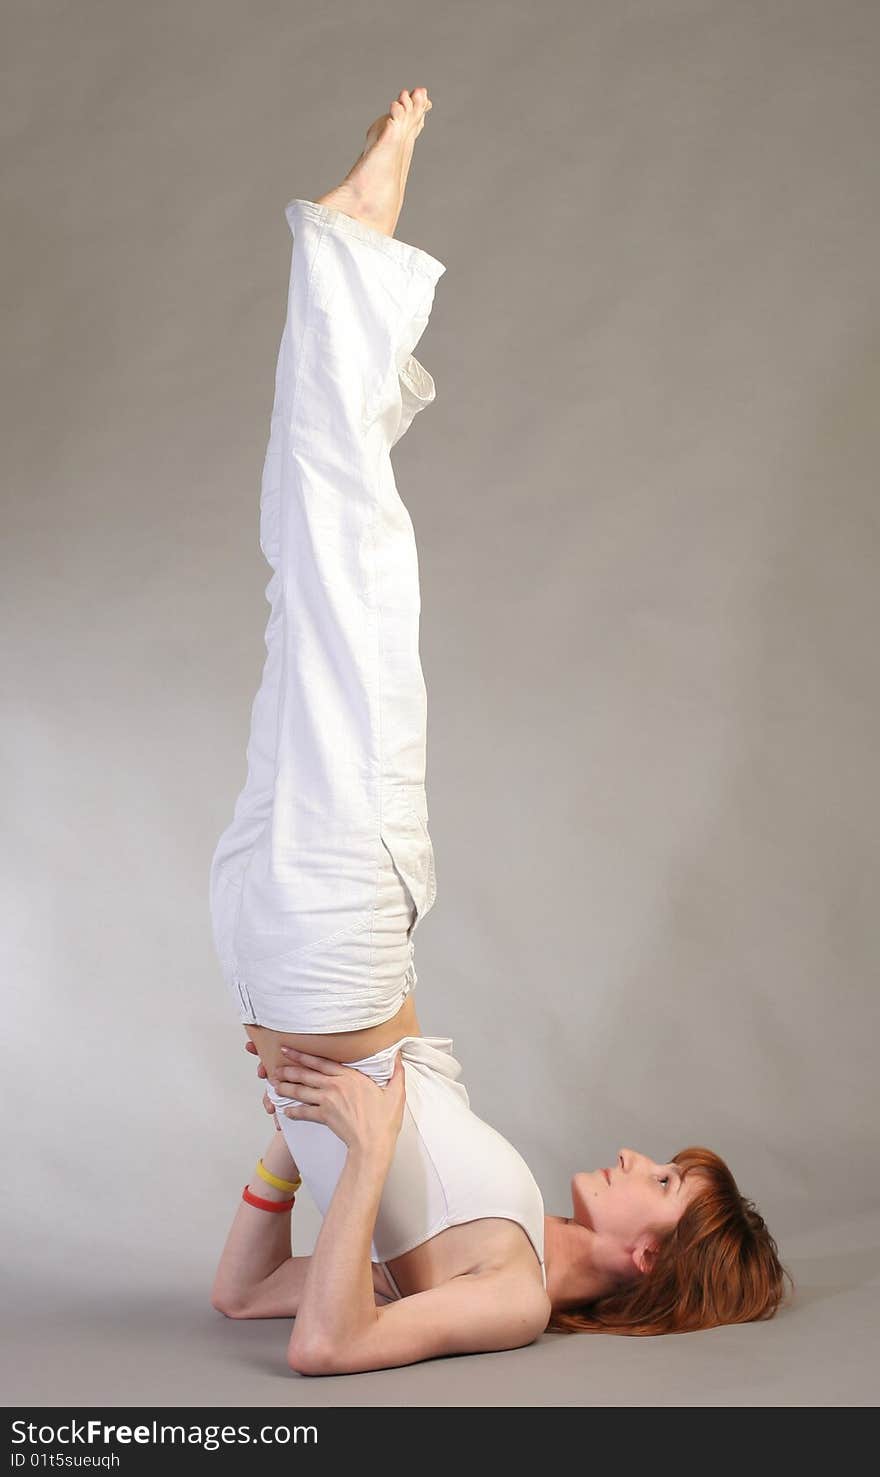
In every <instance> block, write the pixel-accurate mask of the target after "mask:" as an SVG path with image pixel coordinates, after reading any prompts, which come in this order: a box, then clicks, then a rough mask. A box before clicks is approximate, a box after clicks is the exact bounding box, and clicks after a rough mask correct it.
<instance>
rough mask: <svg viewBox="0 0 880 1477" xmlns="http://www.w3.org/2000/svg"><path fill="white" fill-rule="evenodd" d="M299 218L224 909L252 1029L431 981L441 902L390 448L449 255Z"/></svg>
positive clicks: (411, 577) (223, 863)
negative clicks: (255, 653) (424, 955)
mask: <svg viewBox="0 0 880 1477" xmlns="http://www.w3.org/2000/svg"><path fill="white" fill-rule="evenodd" d="M286 216H287V220H288V223H289V225H290V229H291V232H292V234H293V251H292V260H291V272H290V284H289V292H288V301H287V318H286V322H285V326H284V333H283V337H282V340H281V348H280V352H279V355H278V364H277V371H276V378H275V402H274V408H273V411H272V419H271V424H270V436H269V446H268V450H267V452H266V458H265V464H264V469H263V479H262V492H261V501H260V546H261V548H262V551H263V553H264V555H265V557H266V560H267V561H268V564H269V565H270V567H271V569H272V577H271V579H270V581H269V584H268V586H267V589H266V598H267V600H268V601H269V604H270V606H271V613H270V616H269V621H268V625H267V628H266V637H265V640H266V660H265V665H264V668H263V674H262V681H261V684H260V687H259V691H258V692H257V695H256V698H255V700H254V703H253V707H252V711H251V728H250V738H249V742H248V746H247V779H246V782H245V785H244V788H243V789H242V791H241V793H240V794H239V796H238V799H237V801H236V804H235V809H234V815H233V819H232V820H231V822H230V824H229V825H228V826H227V827H226V829H225V830H224V831H223V833H222V835H221V837H220V839H219V841H218V843H217V846H216V849H215V852H214V855H213V859H212V861H211V867H210V884H209V903H210V912H211V922H212V928H213V935H214V942H215V947H216V950H217V954H218V958H219V961H220V966H221V970H222V973H223V976H224V979H225V980H226V983H227V984H228V986H229V988H230V990H231V992H232V997H233V1002H234V1005H235V1008H236V1010H237V1012H238V1015H239V1018H240V1020H241V1021H243V1022H247V1023H251V1024H256V1025H264V1026H269V1027H272V1028H273V1029H275V1030H279V1031H291V1032H318V1033H321V1032H332V1031H354V1030H360V1029H362V1028H363V1027H366V1026H373V1025H378V1024H379V1023H380V1022H382V1021H385V1020H388V1019H390V1018H391V1017H392V1016H393V1015H395V1014H396V1012H397V1011H398V1010H399V1009H400V1006H401V1005H402V1004H403V1001H404V999H405V997H406V995H407V994H408V992H409V991H410V990H411V989H412V988H413V986H414V985H415V982H416V974H415V967H414V963H413V937H412V936H413V934H414V932H415V930H416V928H417V927H418V924H419V922H420V921H421V919H422V918H423V917H424V916H425V914H426V913H427V912H428V911H429V909H430V908H431V907H432V906H433V903H434V899H435V896H436V880H435V871H434V855H433V848H432V845H431V838H430V835H429V832H428V809H427V800H426V793H425V766H426V724H427V693H426V689H425V682H424V677H423V673H422V667H421V662H420V659H419V614H420V595H419V572H418V560H417V553H416V543H415V535H414V531H413V526H412V521H411V519H410V516H409V513H408V512H407V509H406V508H405V506H404V504H403V503H402V501H401V499H400V496H399V494H398V491H397V487H396V484H395V480H394V474H393V471H392V466H391V459H390V451H391V448H392V447H393V446H394V444H395V443H396V442H397V441H398V440H399V439H400V437H401V436H402V435H403V434H404V432H405V431H406V430H407V428H408V427H409V425H410V423H411V421H412V419H413V417H414V416H415V414H416V413H417V411H418V410H420V409H421V408H422V407H423V406H425V405H428V404H430V402H431V401H432V400H433V399H434V397H435V387H434V382H433V380H432V378H431V376H430V375H429V374H428V373H427V372H426V370H425V369H423V368H422V366H421V365H420V364H419V363H418V362H417V360H416V359H414V358H413V352H412V351H413V349H414V348H415V346H416V344H417V343H418V341H419V339H420V338H421V336H422V334H423V332H424V330H425V328H426V326H427V323H428V319H429V316H430V311H431V306H432V303H433V298H434V288H435V284H436V282H437V281H438V279H439V278H440V276H441V275H442V274H443V272H444V271H445V270H446V268H445V266H444V265H443V263H442V262H440V261H438V260H437V259H436V258H435V257H432V256H430V255H429V254H428V253H427V252H425V251H422V250H420V249H419V248H418V247H415V246H410V245H407V244H406V243H405V242H403V241H400V240H398V239H397V238H396V237H392V236H386V235H383V234H382V233H381V232H379V231H377V230H374V229H373V228H372V227H370V226H367V225H364V224H363V223H362V222H360V221H358V220H355V219H353V218H352V217H350V216H348V215H345V214H343V213H342V212H341V211H338V210H334V209H331V208H330V207H328V206H325V205H318V204H315V203H314V202H312V201H309V200H293V201H291V202H290V204H289V205H288V206H287V208H286Z"/></svg>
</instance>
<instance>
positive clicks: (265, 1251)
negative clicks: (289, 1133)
mask: <svg viewBox="0 0 880 1477" xmlns="http://www.w3.org/2000/svg"><path fill="white" fill-rule="evenodd" d="M263 1163H264V1165H265V1166H266V1168H267V1169H268V1170H269V1171H270V1173H271V1174H277V1175H278V1176H279V1177H280V1178H281V1179H285V1180H295V1179H297V1177H298V1175H299V1170H298V1169H297V1167H296V1163H295V1161H294V1159H293V1157H292V1155H291V1153H290V1150H289V1149H288V1147H287V1144H286V1143H285V1140H284V1135H283V1134H282V1133H273V1135H272V1142H271V1143H270V1144H269V1147H268V1148H267V1149H266V1150H265V1152H264V1154H263ZM248 1189H249V1190H250V1191H251V1192H252V1193H253V1194H254V1195H259V1196H261V1197H262V1199H263V1200H289V1199H290V1193H289V1191H287V1190H278V1189H276V1188H275V1186H274V1185H269V1184H267V1183H266V1181H265V1180H264V1179H263V1178H262V1176H261V1175H258V1174H257V1173H256V1171H254V1173H253V1175H252V1176H251V1179H250V1181H249V1182H248ZM290 1252H291V1244H290V1211H289V1210H288V1211H275V1212H274V1213H273V1212H271V1211H267V1210H259V1209H258V1208H257V1207H256V1206H255V1205H248V1203H247V1201H246V1200H241V1199H240V1200H239V1203H238V1209H237V1210H236V1212H235V1219H234V1220H233V1222H232V1225H231V1227H230V1229H229V1234H228V1236H227V1238H226V1244H225V1246H224V1248H223V1254H222V1256H221V1257H220V1262H219V1265H218V1267H217V1272H216V1276H215V1278H214V1286H213V1288H212V1290H211V1303H212V1305H213V1306H214V1307H215V1308H217V1309H219V1311H220V1312H222V1313H226V1314H227V1316H229V1317H233V1318H234V1317H244V1316H247V1314H246V1313H245V1309H246V1308H247V1306H248V1303H249V1300H250V1299H251V1297H252V1295H253V1293H254V1291H255V1290H256V1288H257V1287H258V1286H259V1285H260V1284H261V1283H263V1282H265V1280H266V1278H267V1277H269V1276H270V1275H271V1274H272V1273H273V1272H274V1271H275V1270H276V1268H278V1267H279V1266H281V1264H282V1263H283V1262H286V1261H288V1260H290ZM300 1260H302V1261H303V1262H306V1261H307V1260H308V1258H306V1257H303V1258H301V1259H300ZM250 1316H255V1315H253V1314H251V1315H250Z"/></svg>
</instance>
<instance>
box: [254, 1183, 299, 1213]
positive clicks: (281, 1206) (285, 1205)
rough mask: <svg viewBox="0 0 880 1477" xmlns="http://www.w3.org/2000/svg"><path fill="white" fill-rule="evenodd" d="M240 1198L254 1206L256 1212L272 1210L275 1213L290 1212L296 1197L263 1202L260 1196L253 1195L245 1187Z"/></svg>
mask: <svg viewBox="0 0 880 1477" xmlns="http://www.w3.org/2000/svg"><path fill="white" fill-rule="evenodd" d="M241 1198H242V1200H246V1201H247V1203H248V1205H255V1206H256V1207H257V1210H274V1211H275V1212H276V1213H277V1212H280V1211H282V1210H290V1209H291V1207H292V1206H293V1201H294V1200H295V1199H296V1196H295V1195H294V1196H293V1198H292V1199H291V1200H264V1199H263V1197H262V1195H255V1194H254V1193H253V1191H252V1190H249V1189H248V1187H247V1185H245V1187H244V1189H243V1190H242V1192H241Z"/></svg>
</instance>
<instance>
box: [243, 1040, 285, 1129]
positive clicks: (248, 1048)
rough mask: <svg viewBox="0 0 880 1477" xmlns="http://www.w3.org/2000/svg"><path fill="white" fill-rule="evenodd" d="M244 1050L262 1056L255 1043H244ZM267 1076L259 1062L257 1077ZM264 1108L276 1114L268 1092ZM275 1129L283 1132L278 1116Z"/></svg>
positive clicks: (264, 1100)
mask: <svg viewBox="0 0 880 1477" xmlns="http://www.w3.org/2000/svg"><path fill="white" fill-rule="evenodd" d="M244 1049H245V1051H249V1052H250V1053H251V1055H252V1056H259V1055H260V1053H259V1052H258V1051H257V1048H256V1046H255V1044H254V1042H253V1041H250V1040H248V1041H246V1042H245V1043H244ZM266 1075H267V1074H266V1068H265V1067H264V1066H263V1063H262V1062H259V1063H258V1065H257V1076H258V1077H265V1076H266ZM263 1107H264V1108H265V1109H266V1112H267V1113H274V1112H275V1104H274V1103H273V1101H272V1099H271V1098H270V1096H269V1094H268V1092H264V1093H263ZM275 1127H276V1128H277V1130H278V1132H279V1133H280V1132H281V1124H280V1123H279V1122H278V1117H277V1115H276V1117H275Z"/></svg>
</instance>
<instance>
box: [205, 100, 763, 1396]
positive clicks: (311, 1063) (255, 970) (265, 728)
mask: <svg viewBox="0 0 880 1477" xmlns="http://www.w3.org/2000/svg"><path fill="white" fill-rule="evenodd" d="M431 106H432V104H431V102H430V101H429V99H428V95H427V92H426V90H425V88H423V87H418V88H415V89H414V90H413V91H412V92H410V91H406V90H405V91H402V92H401V93H400V95H399V97H398V98H396V99H395V100H394V102H392V103H391V106H390V109H389V112H388V113H387V114H384V115H383V116H382V117H381V118H378V119H376V121H375V122H374V123H373V124H372V125H371V127H370V129H369V130H368V132H367V142H366V147H365V148H364V151H363V153H362V154H361V156H360V157H359V159H358V160H357V162H356V163H355V165H354V166H353V168H352V169H351V170H350V172H349V174H348V175H347V176H346V178H345V180H344V181H343V183H342V184H341V185H339V186H338V187H337V188H336V189H334V190H331V191H330V192H329V193H328V194H327V195H324V196H322V197H321V198H320V199H319V200H317V201H310V200H293V201H291V202H290V204H289V205H288V206H287V211H286V215H287V220H288V224H289V225H290V228H291V232H292V235H293V252H292V265H291V272H290V283H289V290H288V300H287V314H286V321H285V326H284V332H283V335H282V340H281V348H280V352H279V356H278V365H277V371H276V378H275V403H274V408H273V413H272V419H271V423H270V435H269V446H268V450H267V453H266V459H265V464H264V469H263V479H262V493H261V501H260V545H261V548H262V550H263V553H264V555H265V557H266V559H267V562H268V564H269V565H270V567H271V569H272V577H271V580H270V582H269V585H268V588H267V591H266V594H267V599H268V601H269V603H270V606H271V614H270V617H269V622H268V626H267V630H266V660H265V665H264V668H263V675H262V681H261V684H260V688H259V691H258V693H257V696H256V698H255V700H254V703H253V708H252V714H251V732H250V740H249V743H248V749H247V761H248V766H247V779H246V782H245V785H244V788H243V790H242V791H241V794H240V795H239V797H238V801H237V803H236V806H235V812H234V816H233V819H232V821H231V822H230V824H229V825H228V826H227V828H226V829H225V831H224V832H223V834H222V836H221V838H220V840H219V842H218V844H217V847H216V850H215V853H214V857H213V860H212V864H211V878H210V907H211V918H212V926H213V932H214V939H215V943H216V947H217V952H218V957H219V960H220V964H221V969H222V971H223V975H224V978H225V980H226V982H227V984H228V986H229V989H230V991H231V994H232V999H233V1001H234V1004H235V1008H236V1010H237V1012H238V1015H239V1018H240V1020H241V1021H242V1023H243V1025H244V1027H245V1030H246V1032H247V1035H248V1037H249V1041H248V1043H247V1045H248V1049H249V1050H251V1051H253V1052H254V1053H256V1054H257V1055H258V1056H259V1057H260V1065H259V1067H258V1072H259V1074H260V1075H261V1076H263V1077H266V1078H268V1088H267V1093H266V1096H265V1098H264V1102H265V1105H266V1107H267V1109H268V1110H269V1111H270V1112H273V1113H275V1114H276V1128H277V1129H280V1130H281V1131H280V1132H276V1133H273V1135H272V1142H271V1143H270V1145H269V1146H268V1148H267V1150H266V1152H265V1154H264V1155H263V1156H262V1157H261V1158H260V1159H259V1160H258V1161H257V1164H256V1166H255V1168H254V1173H253V1175H252V1177H251V1179H250V1181H249V1183H248V1184H247V1185H246V1186H245V1188H244V1190H243V1192H242V1200H241V1203H240V1204H239V1206H238V1209H237V1211H236V1215H235V1219H234V1222H233V1225H232V1227H231V1229H230V1232H229V1236H228V1238H227V1241H226V1245H225V1247H224V1251H223V1255H222V1258H221V1261H220V1265H219V1267H218V1269H217V1274H216V1278H215V1283H214V1290H213V1303H214V1306H215V1307H217V1308H218V1309H220V1310H221V1311H222V1312H224V1313H226V1314H228V1315H229V1316H231V1317H241V1318H273V1317H292V1318H294V1319H295V1323H294V1327H293V1332H292V1334H291V1337H290V1342H289V1346H288V1363H289V1365H290V1367H291V1368H292V1369H295V1370H297V1371H300V1372H301V1373H304V1374H323V1373H336V1372H343V1371H354V1370H365V1369H381V1368H385V1367H387V1366H390V1365H399V1364H409V1363H412V1362H414V1361H416V1360H420V1359H427V1358H430V1357H432V1356H435V1355H438V1354H451V1353H468V1352H478V1351H481V1350H490V1349H507V1348H515V1347H518V1346H520V1345H523V1344H527V1343H530V1342H531V1341H532V1340H534V1339H535V1338H537V1337H538V1336H539V1335H540V1334H541V1333H542V1332H543V1330H544V1329H545V1328H547V1327H548V1326H549V1327H551V1328H556V1329H567V1330H575V1329H579V1330H584V1331H587V1330H593V1331H598V1330H605V1331H608V1332H616V1333H633V1334H646V1333H662V1332H682V1331H685V1330H689V1329H697V1328H706V1327H710V1326H712V1325H713V1324H717V1323H726V1322H739V1321H744V1320H751V1319H756V1318H765V1317H768V1316H770V1315H771V1314H772V1313H773V1312H774V1311H775V1309H776V1307H777V1305H778V1303H779V1301H780V1299H781V1296H782V1292H783V1277H784V1275H786V1274H785V1273H784V1269H783V1268H782V1267H781V1265H780V1262H779V1260H778V1256H777V1250H776V1246H775V1244H774V1242H773V1239H772V1237H771V1236H770V1234H769V1232H768V1230H767V1228H766V1226H765V1225H764V1222H763V1220H762V1219H761V1217H760V1215H759V1214H758V1212H757V1211H756V1210H755V1208H754V1206H753V1205H752V1204H751V1203H750V1202H749V1201H747V1200H745V1199H744V1198H743V1196H742V1195H741V1194H740V1192H739V1190H738V1189H737V1186H736V1184H735V1182H734V1180H733V1177H732V1176H731V1174H730V1172H729V1170H728V1169H727V1168H726V1166H725V1165H724V1164H723V1162H722V1161H721V1160H720V1159H719V1158H718V1157H717V1156H716V1155H715V1154H712V1153H711V1152H710V1151H709V1150H707V1149H702V1148H692V1149H687V1150H684V1151H683V1152H682V1153H680V1154H677V1155H676V1156H675V1157H674V1158H673V1159H672V1160H671V1161H670V1162H669V1163H667V1164H658V1163H655V1162H654V1161H653V1160H652V1159H649V1158H647V1157H646V1156H644V1155H643V1154H639V1153H637V1152H636V1151H635V1150H631V1149H622V1150H621V1151H620V1153H619V1154H618V1157H617V1161H616V1163H615V1164H614V1165H612V1166H609V1167H608V1168H607V1169H594V1170H589V1171H583V1172H580V1173H577V1174H575V1175H574V1176H573V1179H572V1215H571V1216H552V1215H545V1212H544V1204H543V1199H542V1197H541V1192H540V1190H539V1188H538V1185H537V1183H536V1181H535V1179H534V1177H533V1175H532V1173H531V1171H530V1170H529V1168H528V1166H527V1165H526V1163H525V1161H524V1160H523V1159H522V1158H521V1156H520V1155H519V1154H518V1152H517V1151H516V1149H515V1148H514V1147H513V1145H512V1144H510V1143H509V1142H508V1141H507V1140H506V1139H505V1138H504V1137H503V1136H502V1135H501V1134H500V1133H498V1132H497V1131H496V1130H495V1129H493V1128H492V1127H491V1126H490V1125H489V1124H488V1123H486V1122H485V1121H484V1120H483V1119H481V1118H479V1117H478V1116H477V1115H476V1114H475V1113H474V1112H473V1111H472V1109H471V1107H470V1103H469V1100H468V1094H467V1091H466V1089H465V1087H464V1084H463V1083H462V1082H461V1081H460V1075H461V1067H460V1064H459V1063H458V1061H457V1060H456V1058H455V1057H454V1056H453V1055H452V1051H451V1047H452V1041H451V1039H450V1038H449V1037H426V1036H424V1035H423V1034H422V1032H421V1030H420V1027H419V1024H418V1020H417V1017H416V1012H415V1004H414V998H413V990H414V986H415V984H416V973H415V967H414V939H413V935H414V933H415V931H416V929H417V928H418V926H419V924H420V923H421V921H422V919H423V918H424V917H425V915H426V914H427V912H428V911H429V910H430V908H431V907H432V906H433V903H434V900H435V897H436V877H435V870H434V852H433V847H432V843H431V837H430V833H429V830H428V809H427V800H426V791H425V762H426V718H427V697H426V690H425V684H424V678H423V673H422V668H421V663H420V659H419V613H420V608H421V606H420V592H419V576H418V560H417V553H416V544H415V537H414V532H413V527H412V522H411V519H410V516H409V513H408V512H407V510H406V508H405V506H404V504H403V503H402V501H401V499H400V496H399V494H398V491H397V487H396V484H395V480H394V474H393V471H392V466H391V459H390V452H391V449H392V448H393V447H394V445H395V444H396V442H397V441H398V440H399V439H400V437H401V436H402V435H403V434H404V432H405V431H406V430H407V429H408V427H409V426H410V424H411V422H412V420H413V418H414V416H415V415H416V413H417V412H418V411H419V410H421V409H422V408H423V407H424V406H426V405H428V404H430V403H431V401H432V400H433V399H434V396H435V389H434V383H433V380H432V379H431V376H430V375H429V374H428V373H427V371H426V370H425V369H424V368H423V367H422V365H421V364H419V363H418V361H417V360H416V359H415V358H414V357H413V350H414V348H415V347H416V344H417V343H418V341H419V339H420V338H421V336H422V333H423V332H424V329H425V328H426V326H427V323H428V320H429V316H430V311H431V306H432V303H433V298H434V289H435V285H436V283H437V281H438V280H439V278H440V276H441V275H442V274H443V272H444V271H445V267H444V266H443V264H442V262H440V261H438V260H437V258H436V257H433V256H430V255H429V254H428V253H427V252H425V251H422V250H421V249H419V248H417V247H415V246H411V245H408V244H406V243H405V242H402V241H400V240H398V239H397V238H396V237H395V236H394V230H395V228H396V225H397V221H398V217H399V215H400V211H401V208H402V205H403V194H404V188H405V185H406V180H407V175H408V172H409V168H410V163H411V159H412V153H413V147H414V144H415V140H416V138H417V137H418V135H419V133H420V132H421V130H422V128H423V127H424V122H425V117H426V115H427V113H428V111H429V110H430V108H431ZM301 1179H304V1180H305V1182H306V1184H307V1185H308V1188H309V1191H310V1193H311V1195H312V1197H313V1198H314V1200H315V1201H316V1203H317V1205H318V1207H319V1209H320V1211H321V1212H322V1215H323V1221H322V1225H321V1229H320V1234H319V1236H318V1238H317V1242H316V1245H315V1249H314V1251H313V1253H312V1254H311V1256H291V1241H290V1232H291V1226H290V1210H291V1207H292V1204H293V1200H294V1198H295V1192H296V1189H297V1188H298V1185H299V1183H300V1182H301Z"/></svg>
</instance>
